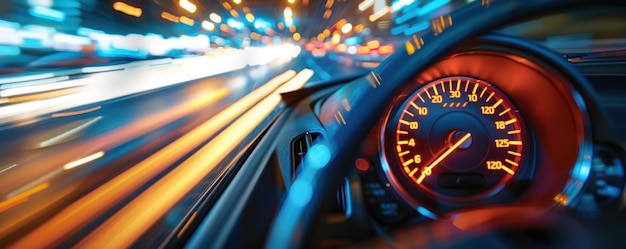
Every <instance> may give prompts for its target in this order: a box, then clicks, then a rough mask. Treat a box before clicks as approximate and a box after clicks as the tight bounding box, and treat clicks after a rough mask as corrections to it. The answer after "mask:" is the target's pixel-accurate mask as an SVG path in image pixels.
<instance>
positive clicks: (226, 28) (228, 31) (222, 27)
mask: <svg viewBox="0 0 626 249" xmlns="http://www.w3.org/2000/svg"><path fill="white" fill-rule="evenodd" d="M220 30H221V31H222V32H224V33H233V30H232V29H231V28H229V27H228V25H226V24H222V25H220Z"/></svg>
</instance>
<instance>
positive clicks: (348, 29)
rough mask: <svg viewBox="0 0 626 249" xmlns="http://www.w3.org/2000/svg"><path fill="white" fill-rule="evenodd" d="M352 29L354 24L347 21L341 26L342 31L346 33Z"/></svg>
mask: <svg viewBox="0 0 626 249" xmlns="http://www.w3.org/2000/svg"><path fill="white" fill-rule="evenodd" d="M350 31H352V24H350V23H346V24H344V25H343V26H341V32H343V33H344V34H347V33H350Z"/></svg>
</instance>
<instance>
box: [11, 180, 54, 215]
mask: <svg viewBox="0 0 626 249" xmlns="http://www.w3.org/2000/svg"><path fill="white" fill-rule="evenodd" d="M48 187H50V183H48V182H46V183H42V184H39V185H37V186H35V187H33V188H31V189H28V190H26V191H24V192H22V193H19V194H17V195H15V196H13V197H10V198H9V199H6V200H4V201H2V202H0V212H3V211H5V210H7V209H10V208H12V207H14V206H16V205H17V204H20V203H22V202H25V201H27V200H28V198H29V197H30V196H32V195H34V194H36V193H39V192H41V191H43V190H45V189H47V188H48Z"/></svg>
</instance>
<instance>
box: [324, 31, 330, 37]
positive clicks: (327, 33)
mask: <svg viewBox="0 0 626 249" xmlns="http://www.w3.org/2000/svg"><path fill="white" fill-rule="evenodd" d="M322 34H323V35H324V36H325V37H329V36H330V30H329V29H325V30H324V31H322Z"/></svg>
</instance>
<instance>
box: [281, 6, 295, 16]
mask: <svg viewBox="0 0 626 249" xmlns="http://www.w3.org/2000/svg"><path fill="white" fill-rule="evenodd" d="M283 14H284V15H285V18H291V17H292V16H293V11H292V10H291V7H289V6H287V7H285V10H284V11H283Z"/></svg>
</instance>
